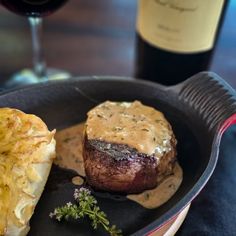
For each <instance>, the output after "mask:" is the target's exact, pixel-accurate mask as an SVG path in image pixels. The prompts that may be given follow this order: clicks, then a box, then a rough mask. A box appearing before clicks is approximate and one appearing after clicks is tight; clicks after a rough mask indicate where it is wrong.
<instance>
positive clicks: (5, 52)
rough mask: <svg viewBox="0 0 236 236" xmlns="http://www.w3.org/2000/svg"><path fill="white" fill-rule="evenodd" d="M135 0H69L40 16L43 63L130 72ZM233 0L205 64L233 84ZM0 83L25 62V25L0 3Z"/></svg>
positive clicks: (78, 71)
mask: <svg viewBox="0 0 236 236" xmlns="http://www.w3.org/2000/svg"><path fill="white" fill-rule="evenodd" d="M136 8H137V0H129V1H127V0H112V1H111V0H96V1H94V0H86V1H84V0H70V1H68V3H67V4H66V5H65V6H64V7H62V8H61V9H60V10H59V11H57V12H56V13H54V14H52V15H51V16H49V17H46V18H45V21H44V35H43V48H44V54H45V58H46V61H47V65H48V66H49V67H56V68H62V69H65V70H67V71H69V72H71V73H72V75H119V76H133V74H134V57H135V17H136ZM235 15H236V0H231V1H230V4H229V8H228V11H227V14H226V18H225V22H224V25H223V29H222V31H221V34H220V38H219V41H218V45H217V48H216V51H215V55H214V58H213V61H212V66H211V70H212V71H215V72H216V73H218V74H219V75H221V76H222V77H223V78H224V79H225V80H227V81H228V82H229V83H230V84H231V85H232V86H233V87H234V88H236V80H234V77H235V75H236V27H235V25H234V24H235ZM0 45H1V47H0V83H1V82H3V81H4V80H6V79H7V78H9V76H10V75H12V74H13V73H14V72H16V71H18V70H20V69H22V68H25V67H31V57H32V55H31V37H30V31H29V25H28V22H27V20H26V18H24V17H19V16H17V15H15V14H13V13H11V12H8V11H7V10H5V9H4V8H3V7H0Z"/></svg>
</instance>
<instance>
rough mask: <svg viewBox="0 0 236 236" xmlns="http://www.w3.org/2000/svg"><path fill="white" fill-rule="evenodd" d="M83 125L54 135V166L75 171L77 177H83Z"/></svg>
mask: <svg viewBox="0 0 236 236" xmlns="http://www.w3.org/2000/svg"><path fill="white" fill-rule="evenodd" d="M83 130H84V123H80V124H78V125H75V126H72V127H69V128H66V129H63V130H61V131H58V132H57V133H56V135H55V139H56V142H57V145H56V153H57V157H56V159H55V160H54V163H55V164H56V165H59V166H60V167H62V168H67V169H71V170H75V171H76V172H77V173H78V174H79V175H81V176H85V171H84V161H83V156H82V142H83Z"/></svg>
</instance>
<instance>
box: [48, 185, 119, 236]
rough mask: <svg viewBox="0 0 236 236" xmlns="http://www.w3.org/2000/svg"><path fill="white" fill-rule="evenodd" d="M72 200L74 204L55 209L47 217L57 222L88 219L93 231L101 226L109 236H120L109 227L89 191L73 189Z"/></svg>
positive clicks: (105, 217) (117, 231)
mask: <svg viewBox="0 0 236 236" xmlns="http://www.w3.org/2000/svg"><path fill="white" fill-rule="evenodd" d="M74 199H75V201H76V204H72V203H71V202H68V203H67V204H66V205H65V206H62V207H57V208H55V210H54V212H52V213H50V214H49V216H50V217H51V218H54V219H56V220H58V221H61V220H63V219H64V220H67V221H68V220H70V219H74V220H77V219H80V218H84V217H88V218H89V219H90V220H91V225H92V227H93V228H94V229H97V228H98V227H99V226H102V227H103V228H104V229H105V230H106V231H107V232H108V233H109V234H110V235H111V236H121V235H122V232H121V230H119V229H117V228H116V226H115V225H112V226H111V227H110V222H109V220H108V219H107V216H106V214H105V213H104V212H103V211H101V210H100V208H99V206H98V205H97V200H96V199H95V197H94V196H92V195H91V191H90V190H89V189H87V188H84V187H81V188H80V189H75V192H74Z"/></svg>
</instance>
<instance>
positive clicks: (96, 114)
mask: <svg viewBox="0 0 236 236" xmlns="http://www.w3.org/2000/svg"><path fill="white" fill-rule="evenodd" d="M86 134H87V135H88V139H98V140H106V141H107V142H110V143H119V144H127V145H129V146H130V147H133V148H136V149H137V150H138V151H139V152H141V153H146V154H148V155H152V154H155V156H156V157H161V156H162V155H163V153H164V152H169V151H171V148H172V147H171V143H170V141H171V139H172V135H173V132H172V129H171V126H170V124H169V123H168V121H167V120H166V119H165V117H164V115H163V114H162V113H161V112H159V111H157V110H156V109H154V108H152V107H149V106H145V105H143V104H142V103H141V102H139V101H135V102H132V103H129V102H110V101H106V102H104V103H102V104H100V105H98V106H96V107H95V108H93V109H92V110H90V111H89V112H88V119H87V121H86Z"/></svg>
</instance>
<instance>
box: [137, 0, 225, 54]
mask: <svg viewBox="0 0 236 236" xmlns="http://www.w3.org/2000/svg"><path fill="white" fill-rule="evenodd" d="M223 5H224V0H140V1H139V10H138V16H137V31H138V33H139V34H140V36H141V37H142V38H143V39H144V40H145V41H147V42H148V43H150V44H151V45H153V46H157V47H160V48H162V49H165V50H169V51H172V52H182V53H191V52H202V51H206V50H208V49H211V48H212V47H213V44H214V39H215V35H216V31H217V26H218V23H219V19H220V15H221V10H222V7H223Z"/></svg>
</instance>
